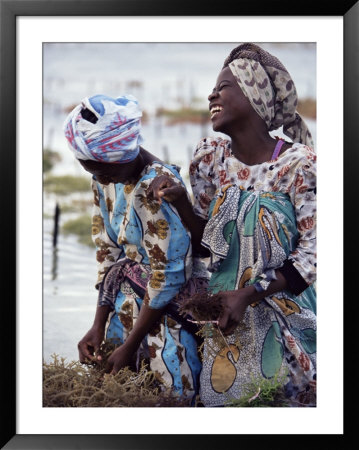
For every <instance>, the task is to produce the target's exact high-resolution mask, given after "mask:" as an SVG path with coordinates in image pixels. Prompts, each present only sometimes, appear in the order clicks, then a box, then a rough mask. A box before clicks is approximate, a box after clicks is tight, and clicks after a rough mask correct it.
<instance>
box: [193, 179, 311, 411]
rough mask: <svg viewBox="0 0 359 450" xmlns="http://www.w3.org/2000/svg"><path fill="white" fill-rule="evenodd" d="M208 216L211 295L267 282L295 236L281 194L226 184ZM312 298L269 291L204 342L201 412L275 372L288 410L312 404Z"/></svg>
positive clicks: (288, 208) (291, 217)
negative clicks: (224, 331)
mask: <svg viewBox="0 0 359 450" xmlns="http://www.w3.org/2000/svg"><path fill="white" fill-rule="evenodd" d="M227 200H228V201H227ZM228 210H229V211H228ZM227 211H228V212H227ZM209 216H210V220H209V222H208V224H207V227H208V226H209V227H208V228H210V230H212V231H211V232H210V233H209V234H208V235H206V231H205V234H204V236H205V237H204V239H205V241H206V243H207V246H208V248H209V249H210V251H211V254H212V255H214V256H215V257H216V263H215V264H214V267H213V274H212V277H211V279H210V282H209V289H210V291H211V292H214V293H216V292H219V291H231V290H233V289H241V288H243V287H245V286H247V285H250V284H254V283H256V282H258V280H259V283H261V284H262V283H265V284H269V282H270V280H271V279H273V275H272V273H271V272H273V270H274V269H275V268H277V267H279V266H280V264H281V263H282V262H283V260H284V259H286V257H287V255H288V253H289V252H290V251H292V250H293V249H294V248H295V246H296V238H297V235H298V231H297V227H296V220H295V214H294V209H293V206H292V204H291V202H290V200H289V197H288V195H287V194H283V193H281V192H264V191H262V192H260V191H253V192H248V191H244V190H242V189H240V188H238V187H237V186H233V185H232V186H230V187H227V186H226V187H224V188H222V190H221V191H220V192H219V194H218V195H217V196H216V197H215V198H214V200H213V201H212V203H211V206H210V211H209ZM216 217H218V218H219V220H218V221H214V219H215V218H216ZM212 225H213V226H214V228H216V229H217V230H218V232H217V233H216V232H215V230H214V228H212ZM207 227H206V228H207ZM223 239H224V242H223ZM223 249H224V251H223ZM218 257H219V258H218ZM263 288H264V289H266V288H267V286H266V285H265V286H263ZM315 300H316V297H315V289H314V286H313V285H311V286H309V287H308V288H307V289H306V290H305V291H304V292H303V293H302V294H300V295H299V296H295V295H293V294H291V293H290V292H287V291H282V292H277V293H275V294H273V295H270V296H267V297H265V299H263V300H262V301H260V302H256V303H253V304H252V305H250V306H249V307H248V308H247V309H246V312H245V315H244V319H243V321H242V322H241V323H240V324H239V326H238V327H237V329H236V330H235V331H234V333H233V334H232V335H230V336H228V337H227V338H223V339H222V340H221V341H220V342H218V340H214V339H212V338H211V337H207V338H206V339H205V344H204V358H203V368H202V372H201V379H200V381H201V383H200V384H201V387H200V396H201V400H202V402H203V403H204V404H205V406H219V405H223V404H224V403H225V402H226V401H228V400H231V399H238V398H240V397H241V396H242V395H243V394H245V393H246V386H247V385H248V383H249V381H250V380H251V377H255V378H257V379H258V378H271V377H273V376H274V375H276V374H279V373H281V374H286V381H285V394H286V397H287V398H288V400H289V401H290V404H291V405H292V406H315V404H316V370H315V366H316V316H315V303H316V302H315ZM222 337H223V336H222Z"/></svg>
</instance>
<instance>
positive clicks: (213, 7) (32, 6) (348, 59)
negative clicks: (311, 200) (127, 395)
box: [0, 0, 359, 450]
mask: <svg viewBox="0 0 359 450" xmlns="http://www.w3.org/2000/svg"><path fill="white" fill-rule="evenodd" d="M203 15H205V16H216V17H220V16H343V19H344V66H345V67H344V69H345V70H344V180H345V184H344V209H345V211H346V216H345V221H344V237H345V236H347V240H346V241H345V239H344V247H343V248H344V258H345V257H347V258H348V257H349V255H350V254H352V253H353V250H354V249H355V244H356V240H357V238H355V237H354V236H356V235H357V231H356V227H355V225H356V222H355V218H354V217H353V215H354V214H355V203H354V202H355V200H354V198H353V194H352V188H353V186H352V185H351V180H353V179H355V176H356V175H357V174H356V170H358V168H359V165H358V157H359V156H358V154H359V152H358V151H357V144H356V143H357V142H358V140H359V139H358V138H359V136H358V130H359V126H358V125H359V113H358V103H359V102H358V98H359V87H358V86H359V63H358V53H359V20H358V19H359V5H358V2H356V1H342V2H336V3H334V4H333V3H327V2H324V1H317V2H312V1H307V0H303V1H302V2H295V3H293V2H284V1H273V2H268V1H265V0H261V1H257V2H248V1H241V2H236V3H235V4H233V5H231V6H226V5H225V4H223V3H222V4H221V5H219V4H218V2H216V3H215V2H212V1H207V2H206V4H205V7H204V5H203V3H202V2H198V4H197V3H194V2H193V1H192V2H189V1H187V0H182V1H178V0H173V1H170V2H169V1H164V0H154V1H147V0H102V1H101V0H86V1H82V0H54V1H53V0H0V51H1V54H0V55H1V56H0V61H1V64H0V71H1V74H0V75H1V78H0V80H1V85H0V92H1V94H0V95H1V96H0V98H1V100H0V143H1V150H0V168H1V178H0V179H1V186H2V190H1V192H2V193H3V194H4V193H7V195H3V196H2V201H3V209H2V210H3V218H2V220H1V230H2V244H1V245H2V247H1V248H2V252H1V253H2V255H3V263H4V264H3V269H2V275H1V276H2V283H1V285H2V289H3V291H2V294H3V302H2V308H3V310H2V317H3V321H2V325H1V327H0V329H1V336H2V343H3V350H4V353H3V370H2V371H1V375H2V377H1V379H2V383H1V386H2V395H1V397H2V401H1V406H2V410H3V414H2V417H3V419H2V424H1V442H0V444H1V448H6V449H20V448H21V449H25V448H26V449H50V448H51V449H60V448H62V449H65V448H66V449H71V448H74V449H75V448H78V449H79V448H83V449H95V448H96V449H97V448H99V449H100V448H101V449H102V448H106V449H114V448H116V449H129V450H130V449H152V448H153V449H158V450H160V449H172V450H176V449H183V448H196V449H197V448H202V447H203V448H207V449H208V448H222V447H224V446H226V447H227V448H228V447H230V446H231V445H232V444H233V447H234V446H237V447H238V446H239V445H242V446H243V445H248V444H251V445H253V444H254V445H261V444H262V445H263V444H264V443H266V446H268V443H269V442H273V446H274V445H275V446H278V445H279V444H278V438H279V437H280V436H282V437H283V436H284V435H278V434H273V435H263V434H262V435H261V434H258V435H243V434H241V435H235V434H234V435H227V434H220V435H186V434H178V435H168V434H161V435H157V434H156V435H140V434H139V435H124V434H120V435H117V434H114V435H81V434H79V435H46V434H44V435H19V434H17V433H16V313H17V311H16V292H17V281H18V280H17V279H16V218H17V209H16V125H15V124H16V18H17V17H19V16H203ZM334 63H335V55H333V60H332V61H328V70H329V69H330V64H334ZM353 206H354V208H353ZM351 211H353V212H352V213H350V212H351ZM349 237H350V239H349ZM355 270H356V264H355V263H352V265H350V263H349V262H348V263H347V265H346V269H345V273H344V287H345V288H344V294H345V295H346V296H347V299H346V301H347V303H346V304H345V311H344V317H345V322H346V330H348V334H346V337H347V339H345V347H344V358H345V361H346V362H345V376H346V378H345V383H347V386H348V385H349V383H350V382H349V381H348V378H349V377H350V373H352V372H351V361H352V360H353V357H352V356H351V355H352V352H351V343H352V342H353V340H354V331H353V330H355V325H356V324H355V322H354V320H355V317H356V316H355V313H354V309H353V308H354V306H353V305H354V304H355V303H356V302H357V299H356V298H355V296H353V295H351V294H352V292H355V291H354V286H353V280H355V272H354V271H355ZM330 281H331V280H330V277H328V282H330ZM343 298H345V297H343ZM352 310H353V311H352ZM354 356H355V355H354ZM333 363H335V362H334V361H333ZM328 376H330V374H328ZM352 386H353V391H352V392H353V394H352V395H355V384H352ZM350 392H351V389H350V387H349V386H348V389H346V390H345V392H344V394H346V395H345V396H344V404H345V405H346V407H348V404H349V405H350V403H352V402H353V400H352V399H351V398H350V397H349V396H350ZM348 408H349V407H348ZM354 417H355V415H354V414H347V417H346V421H345V426H344V433H343V435H301V434H298V435H290V436H288V441H287V444H286V447H287V446H288V447H289V446H290V447H291V448H297V447H298V448H299V447H300V448H303V445H308V444H309V447H310V448H312V446H313V447H314V445H315V446H317V445H318V439H322V438H324V437H327V438H328V439H330V441H331V443H332V445H334V446H336V447H337V448H339V446H342V447H344V448H345V442H348V441H350V435H351V434H352V432H353V431H354V430H353V428H354ZM91 426H93V424H92V425H91ZM258 426H259V428H260V424H258ZM298 426H300V425H298ZM182 428H183V427H182ZM294 437H295V439H293V438H294ZM345 438H346V439H345ZM344 439H345V441H344ZM310 443H312V444H310Z"/></svg>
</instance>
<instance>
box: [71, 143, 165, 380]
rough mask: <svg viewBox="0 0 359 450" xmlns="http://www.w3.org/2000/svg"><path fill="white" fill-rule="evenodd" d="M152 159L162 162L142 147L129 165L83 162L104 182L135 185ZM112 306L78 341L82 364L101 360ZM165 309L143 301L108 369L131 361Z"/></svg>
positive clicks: (100, 312)
mask: <svg viewBox="0 0 359 450" xmlns="http://www.w3.org/2000/svg"><path fill="white" fill-rule="evenodd" d="M153 161H159V162H160V160H159V159H158V158H156V157H155V156H154V155H152V154H151V153H149V152H148V151H147V150H145V149H144V148H142V147H140V153H139V155H138V156H137V157H136V159H135V160H134V161H132V162H130V163H126V164H113V163H100V162H96V161H90V160H87V161H80V163H81V165H82V167H83V168H84V169H85V170H86V171H87V172H90V173H91V174H92V175H95V176H96V179H97V181H99V182H100V183H101V184H105V185H108V184H109V183H123V184H132V183H135V182H137V181H138V179H139V177H140V174H141V172H142V171H143V169H144V168H145V167H146V166H147V165H148V164H151V163H152V162H153ZM110 312H111V309H110V307H108V306H101V307H99V306H98V307H97V309H96V314H95V319H94V323H93V325H92V327H91V328H90V330H89V331H88V332H87V333H86V334H85V336H84V337H83V338H82V339H81V340H80V342H79V343H78V346H77V347H78V350H79V359H80V362H82V363H88V362H96V361H100V360H101V359H102V355H101V354H100V346H101V344H102V342H103V339H104V336H105V327H106V322H107V319H108V316H109V314H110ZM162 314H163V310H162V309H153V308H150V307H149V306H148V305H146V304H145V302H144V303H143V305H142V307H141V310H140V313H139V316H138V319H137V321H136V323H135V325H134V327H133V329H132V331H131V333H130V335H129V336H128V338H127V339H126V341H125V342H124V344H123V345H121V346H120V347H118V348H116V349H115V350H114V351H113V353H112V354H111V356H110V357H109V358H108V360H107V363H106V369H105V371H106V372H107V373H111V374H115V373H117V372H118V371H119V370H120V369H121V368H123V367H126V366H128V365H129V364H130V362H131V359H132V356H133V354H134V353H135V352H136V351H137V349H138V347H139V346H140V344H141V342H142V340H143V338H144V337H145V336H146V334H147V333H148V332H149V331H150V330H151V328H152V327H153V326H154V325H155V324H156V322H157V321H158V320H159V319H160V318H161V316H162Z"/></svg>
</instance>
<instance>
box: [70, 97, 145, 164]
mask: <svg viewBox="0 0 359 450" xmlns="http://www.w3.org/2000/svg"><path fill="white" fill-rule="evenodd" d="M84 108H87V109H88V110H89V111H91V112H92V113H93V114H94V115H95V116H96V118H97V122H96V123H92V122H90V121H88V120H86V119H84V118H83V117H82V115H81V111H82V110H83V109H84ZM141 116H142V111H141V109H140V107H139V105H138V101H137V100H136V98H135V97H134V96H133V95H123V96H121V97H118V98H111V97H107V96H106V95H94V96H92V97H89V98H87V97H86V98H84V99H83V100H82V102H81V103H80V104H79V105H77V106H76V107H75V108H74V109H73V110H72V111H71V112H70V114H69V115H68V116H67V118H66V120H65V123H64V133H65V137H66V139H67V141H68V143H69V147H70V149H71V150H72V151H73V153H74V155H75V157H76V158H77V159H82V160H89V159H90V160H93V161H99V162H109V163H122V164H123V163H127V162H130V161H133V160H134V159H135V158H136V156H137V155H138V153H139V151H140V144H141V143H142V141H143V139H142V136H141V134H140V128H141V121H140V118H141Z"/></svg>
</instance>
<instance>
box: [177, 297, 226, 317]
mask: <svg viewBox="0 0 359 450" xmlns="http://www.w3.org/2000/svg"><path fill="white" fill-rule="evenodd" d="M222 312H223V304H222V302H221V296H220V295H219V294H212V293H210V292H207V291H205V290H201V291H199V292H196V293H195V294H193V295H191V296H190V297H187V298H186V299H184V300H183V301H182V302H181V304H180V306H179V313H180V314H181V315H186V314H189V315H190V316H192V317H193V319H194V320H195V321H197V322H199V323H201V322H210V321H216V320H218V317H219V316H220V315H221V314H222Z"/></svg>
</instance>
